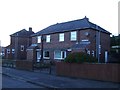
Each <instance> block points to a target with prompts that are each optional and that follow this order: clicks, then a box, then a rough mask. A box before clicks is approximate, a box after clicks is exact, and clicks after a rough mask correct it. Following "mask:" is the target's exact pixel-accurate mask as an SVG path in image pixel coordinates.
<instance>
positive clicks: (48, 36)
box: [46, 35, 50, 43]
mask: <svg viewBox="0 0 120 90" xmlns="http://www.w3.org/2000/svg"><path fill="white" fill-rule="evenodd" d="M46 42H47V43H49V42H50V35H46Z"/></svg>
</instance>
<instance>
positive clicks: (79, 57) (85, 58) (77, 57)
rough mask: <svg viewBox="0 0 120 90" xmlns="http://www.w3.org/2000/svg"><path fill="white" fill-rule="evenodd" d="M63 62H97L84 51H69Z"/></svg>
mask: <svg viewBox="0 0 120 90" xmlns="http://www.w3.org/2000/svg"><path fill="white" fill-rule="evenodd" d="M64 62H68V63H83V62H89V63H93V62H97V59H96V58H95V57H93V56H90V55H88V54H86V53H83V52H75V53H70V54H69V55H68V56H67V57H66V58H65V60H64Z"/></svg>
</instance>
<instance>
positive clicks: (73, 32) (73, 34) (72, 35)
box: [70, 31, 77, 41]
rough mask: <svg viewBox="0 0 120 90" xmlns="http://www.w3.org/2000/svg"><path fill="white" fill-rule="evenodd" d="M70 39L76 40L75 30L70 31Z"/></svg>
mask: <svg viewBox="0 0 120 90" xmlns="http://www.w3.org/2000/svg"><path fill="white" fill-rule="evenodd" d="M70 40H71V41H76V40H77V31H72V32H70Z"/></svg>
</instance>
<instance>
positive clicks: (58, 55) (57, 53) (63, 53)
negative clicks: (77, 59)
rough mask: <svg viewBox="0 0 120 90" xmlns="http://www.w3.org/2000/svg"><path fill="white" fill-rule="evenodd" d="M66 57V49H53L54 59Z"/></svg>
mask: <svg viewBox="0 0 120 90" xmlns="http://www.w3.org/2000/svg"><path fill="white" fill-rule="evenodd" d="M64 58H66V51H59V50H58V51H55V52H54V59H64Z"/></svg>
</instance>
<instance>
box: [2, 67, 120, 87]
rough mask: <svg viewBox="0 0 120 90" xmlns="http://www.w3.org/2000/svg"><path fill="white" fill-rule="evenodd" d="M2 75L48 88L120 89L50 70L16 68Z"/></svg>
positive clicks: (103, 82)
mask: <svg viewBox="0 0 120 90" xmlns="http://www.w3.org/2000/svg"><path fill="white" fill-rule="evenodd" d="M2 75H6V76H9V77H11V78H16V79H19V80H24V81H26V82H28V83H32V84H35V85H39V86H42V87H46V88H114V89H120V83H114V82H105V81H97V80H88V79H80V78H79V79H78V78H69V77H63V76H57V75H56V74H55V73H52V74H49V72H48V70H44V71H40V70H38V71H37V70H35V71H25V70H18V69H14V68H6V67H3V68H2Z"/></svg>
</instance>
